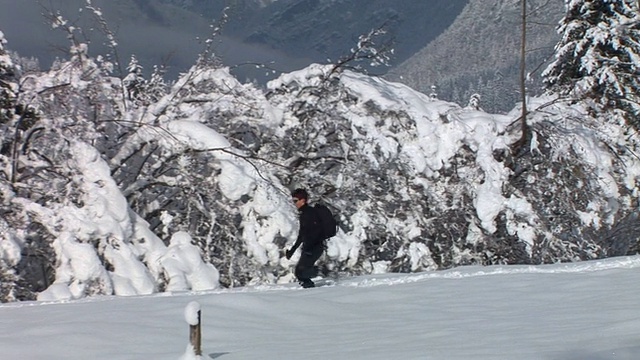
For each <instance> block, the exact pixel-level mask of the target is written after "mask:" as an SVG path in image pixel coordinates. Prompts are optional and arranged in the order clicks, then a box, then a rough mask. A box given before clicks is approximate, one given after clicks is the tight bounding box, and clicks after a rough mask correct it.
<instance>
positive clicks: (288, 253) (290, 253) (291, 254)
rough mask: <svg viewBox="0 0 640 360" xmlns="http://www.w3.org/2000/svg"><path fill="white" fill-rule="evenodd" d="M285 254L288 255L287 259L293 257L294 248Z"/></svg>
mask: <svg viewBox="0 0 640 360" xmlns="http://www.w3.org/2000/svg"><path fill="white" fill-rule="evenodd" d="M284 255H285V256H286V257H287V260H289V259H291V257H292V256H293V249H289V250H287V251H285V253H284Z"/></svg>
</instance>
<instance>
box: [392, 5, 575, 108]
mask: <svg viewBox="0 0 640 360" xmlns="http://www.w3.org/2000/svg"><path fill="white" fill-rule="evenodd" d="M527 3H528V5H529V7H528V13H529V18H528V21H529V23H530V25H529V26H528V32H527V49H528V55H527V72H534V71H535V73H534V74H533V78H534V79H535V78H536V76H538V75H539V74H540V72H541V69H540V68H541V66H542V64H543V63H545V61H546V60H547V59H548V57H549V56H550V55H551V54H552V53H553V47H554V46H555V44H556V42H557V39H558V37H557V34H556V32H555V27H556V24H557V23H558V21H559V20H560V19H561V18H562V16H563V14H564V6H563V1H562V0H534V1H528V2H527ZM519 6H520V2H514V1H505V0H471V1H470V2H469V4H468V5H467V6H466V7H465V8H464V10H463V11H462V12H461V14H460V16H458V18H456V20H455V22H454V23H453V24H452V25H451V26H450V27H449V28H448V29H447V30H446V31H445V32H444V33H443V34H441V35H440V36H439V37H438V38H437V39H435V40H434V41H433V42H431V43H430V44H429V45H427V46H426V47H425V48H423V49H422V50H420V51H419V52H418V53H416V54H415V55H414V56H412V57H411V58H410V59H408V60H406V61H405V62H404V63H402V64H400V65H398V66H397V67H395V68H394V69H392V70H391V71H390V72H389V74H387V75H386V78H388V79H390V80H393V81H400V82H403V83H405V84H407V85H409V86H411V87H413V88H414V89H416V90H418V91H421V92H424V93H430V92H432V90H431V87H432V86H433V85H435V86H437V90H436V91H437V93H438V96H439V97H440V98H442V99H446V100H449V101H454V102H457V103H459V104H463V105H465V104H467V103H468V101H469V98H470V96H471V95H472V94H474V93H478V94H480V95H481V96H482V100H481V106H482V107H483V108H484V109H486V110H487V111H492V112H493V111H507V110H509V109H511V107H512V106H513V104H514V103H516V102H517V99H518V98H519V95H518V89H519V85H518V80H517V79H518V71H519V61H520V46H521V45H520V44H521V40H520V36H521V31H520V26H521V25H520V24H521V14H520V11H521V9H520V7H519ZM542 68H544V67H543V66H542ZM528 88H529V90H530V91H531V92H532V93H533V94H535V93H537V92H538V89H539V81H534V82H532V83H530V84H529V85H528Z"/></svg>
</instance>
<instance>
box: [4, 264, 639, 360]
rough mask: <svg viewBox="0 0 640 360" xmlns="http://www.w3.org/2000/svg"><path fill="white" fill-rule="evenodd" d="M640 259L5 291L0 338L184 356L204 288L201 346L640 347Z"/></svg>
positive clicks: (296, 349) (364, 355) (300, 350)
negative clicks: (56, 295)
mask: <svg viewBox="0 0 640 360" xmlns="http://www.w3.org/2000/svg"><path fill="white" fill-rule="evenodd" d="M639 268H640V258H638V257H625V258H616V259H608V260H604V261H591V262H584V263H580V264H556V265H545V266H509V267H502V266H492V267H463V268H458V269H455V270H449V271H442V272H425V273H419V274H412V275H398V274H396V275H375V276H363V277H355V278H345V279H341V280H340V281H339V283H338V285H337V286H334V287H323V288H317V289H300V288H295V287H292V286H291V285H266V286H265V285H262V286H255V287H248V288H241V289H233V290H218V291H209V292H182V293H180V292H174V293H165V294H162V295H154V296H142V297H111V296H102V297H95V298H92V299H85V300H78V301H63V302H50V303H48V302H47V303H43V302H24V303H17V304H5V305H0V316H1V317H2V319H3V320H4V321H2V322H0V331H1V333H2V334H3V335H2V337H0V347H1V348H2V352H3V357H4V358H7V359H66V360H75V359H92V360H103V359H104V360H107V359H108V360H125V359H126V360H132V359H156V360H161V359H167V360H169V359H172V360H175V359H179V358H181V356H182V355H183V354H186V351H185V348H186V347H187V344H188V343H189V326H188V324H187V322H186V321H185V312H186V308H187V305H189V304H190V303H191V302H193V301H195V302H197V303H198V304H199V305H200V309H201V312H202V351H203V356H202V357H201V359H219V360H233V359H299V358H302V357H304V358H306V359H327V358H329V359H336V360H338V359H433V360H440V359H442V360H462V359H469V358H473V359H480V360H485V359H486V360H502V359H505V360H507V359H519V360H538V359H599V360H634V359H637V358H638V357H639V356H640V346H639V345H638V338H640V318H639V317H638V315H637V299H638V295H639V294H638V290H637V284H638V281H640V272H639V271H638V270H639ZM34 344H37V346H34ZM182 359H195V357H188V356H185V357H183V358H182Z"/></svg>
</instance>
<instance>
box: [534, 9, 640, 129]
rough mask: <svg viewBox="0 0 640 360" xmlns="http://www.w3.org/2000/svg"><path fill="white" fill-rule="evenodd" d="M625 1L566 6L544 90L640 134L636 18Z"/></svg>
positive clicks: (639, 21)
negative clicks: (621, 120) (613, 115)
mask: <svg viewBox="0 0 640 360" xmlns="http://www.w3.org/2000/svg"><path fill="white" fill-rule="evenodd" d="M635 6H637V5H636V4H634V3H633V2H631V1H629V0H568V1H566V15H565V17H564V18H563V20H562V21H561V23H560V26H559V27H558V33H559V34H560V35H561V37H562V38H561V40H560V42H559V43H558V44H557V46H556V54H555V61H554V62H553V63H551V64H550V65H549V67H548V68H547V69H546V70H545V72H544V73H543V77H544V78H545V83H546V86H547V88H548V90H550V91H552V92H555V93H558V94H560V95H563V96H568V97H569V98H570V99H571V100H573V101H583V102H584V103H585V104H586V106H587V107H588V108H589V109H590V110H591V111H594V112H595V113H598V112H602V111H605V112H611V113H619V114H620V115H622V117H623V118H624V119H625V120H626V121H627V123H628V124H629V125H631V126H633V127H635V128H636V129H639V128H640V119H639V115H640V97H639V96H638V94H640V81H639V80H638V79H639V74H640V15H639V13H638V10H637V9H636V8H635Z"/></svg>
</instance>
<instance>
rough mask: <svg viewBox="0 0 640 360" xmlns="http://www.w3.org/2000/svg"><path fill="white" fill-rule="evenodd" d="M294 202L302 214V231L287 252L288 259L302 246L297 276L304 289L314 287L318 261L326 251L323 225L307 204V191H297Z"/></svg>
mask: <svg viewBox="0 0 640 360" xmlns="http://www.w3.org/2000/svg"><path fill="white" fill-rule="evenodd" d="M292 197H293V202H294V204H295V205H296V207H297V208H298V212H299V213H300V231H299V232H298V239H297V240H296V243H295V244H294V245H293V247H292V248H291V249H289V250H287V252H286V256H287V259H290V258H291V256H293V253H294V252H295V251H296V249H298V247H299V246H300V245H302V254H301V255H300V260H298V264H297V265H296V270H295V275H296V277H297V278H298V281H299V282H300V285H302V287H304V288H310V287H314V286H315V284H314V283H313V281H311V278H313V277H315V276H316V275H317V269H316V267H315V263H316V261H318V259H319V258H320V256H322V252H323V251H324V241H323V240H324V239H323V236H322V224H321V223H320V219H319V217H318V215H317V214H316V211H315V209H314V208H312V207H311V206H309V205H308V204H307V201H309V194H308V193H307V191H306V190H305V189H296V190H294V191H293V193H292Z"/></svg>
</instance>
